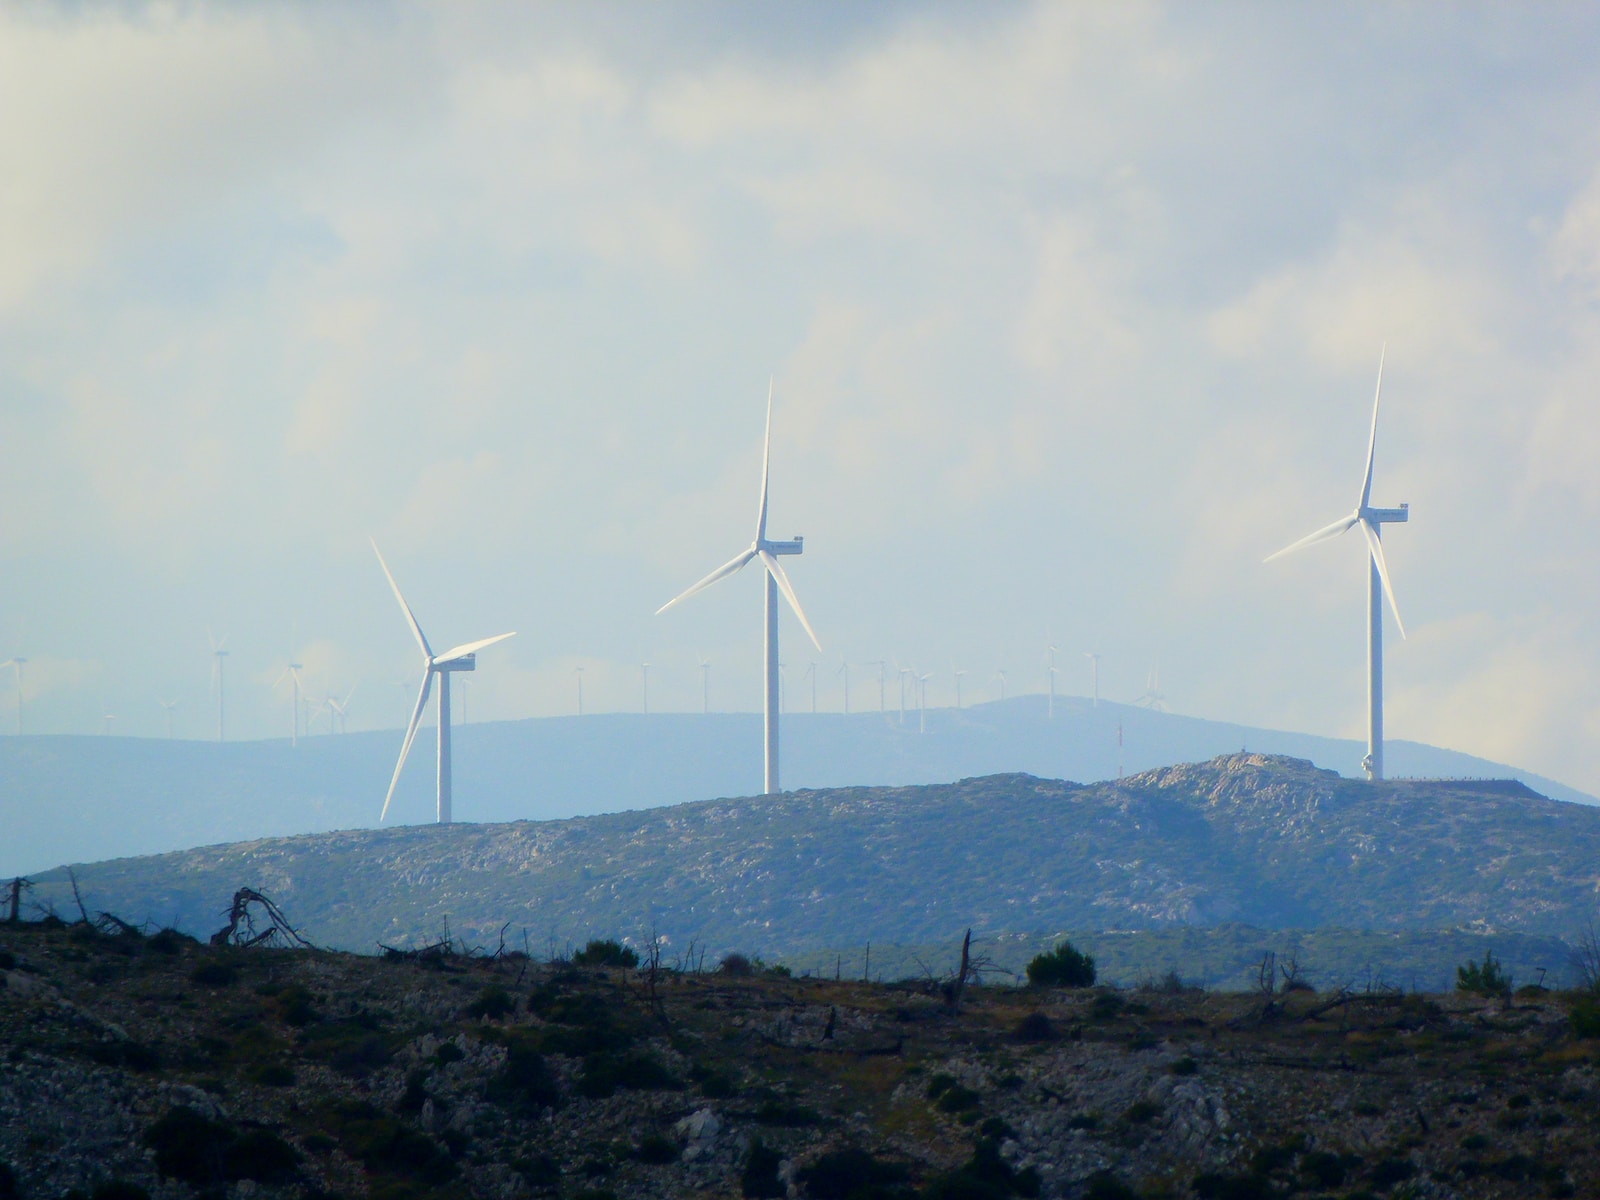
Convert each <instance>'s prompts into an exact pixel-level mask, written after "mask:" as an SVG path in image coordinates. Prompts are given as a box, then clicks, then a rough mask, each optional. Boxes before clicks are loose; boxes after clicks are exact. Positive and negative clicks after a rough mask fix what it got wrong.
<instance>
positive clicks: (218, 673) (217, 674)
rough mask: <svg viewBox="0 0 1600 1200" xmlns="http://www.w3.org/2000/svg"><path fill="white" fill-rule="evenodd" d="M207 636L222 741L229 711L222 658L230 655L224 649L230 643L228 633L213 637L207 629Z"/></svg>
mask: <svg viewBox="0 0 1600 1200" xmlns="http://www.w3.org/2000/svg"><path fill="white" fill-rule="evenodd" d="M206 637H207V638H210V640H211V684H212V686H213V687H215V688H216V689H217V741H219V742H220V741H222V740H223V738H224V735H225V733H226V732H227V730H226V726H225V725H224V724H223V718H224V716H225V715H226V713H227V709H226V707H225V705H224V695H223V686H222V685H223V683H224V682H225V679H224V677H223V672H222V660H223V659H225V658H227V657H228V652H227V650H225V649H223V647H225V646H226V645H227V644H228V635H227V634H223V635H222V636H221V637H220V638H214V637H211V630H209V629H208V630H206Z"/></svg>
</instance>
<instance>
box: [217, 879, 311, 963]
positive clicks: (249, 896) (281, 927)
mask: <svg viewBox="0 0 1600 1200" xmlns="http://www.w3.org/2000/svg"><path fill="white" fill-rule="evenodd" d="M252 906H255V907H256V908H259V909H260V910H261V913H262V918H263V920H264V923H265V928H262V929H259V930H258V929H257V928H256V915H255V913H254V912H253V911H252ZM211 944H212V945H213V946H261V945H268V946H270V945H275V944H276V945H282V946H290V947H293V946H300V947H302V948H304V949H307V950H315V949H316V947H315V946H313V945H312V944H311V943H310V942H308V941H307V940H306V939H305V938H304V937H302V936H301V935H300V931H299V930H298V929H296V928H295V927H294V926H293V925H291V924H289V919H288V918H287V917H285V916H284V915H283V911H282V910H281V909H280V908H279V907H278V906H277V905H276V904H274V903H273V902H272V901H271V900H270V899H268V898H267V897H266V896H263V895H262V894H261V893H260V892H258V891H256V890H254V889H253V888H240V889H239V890H238V891H237V892H235V893H234V894H233V903H232V904H231V905H230V906H229V908H228V923H227V924H226V925H224V926H223V927H222V928H221V929H219V930H217V931H216V932H215V933H213V934H212V935H211Z"/></svg>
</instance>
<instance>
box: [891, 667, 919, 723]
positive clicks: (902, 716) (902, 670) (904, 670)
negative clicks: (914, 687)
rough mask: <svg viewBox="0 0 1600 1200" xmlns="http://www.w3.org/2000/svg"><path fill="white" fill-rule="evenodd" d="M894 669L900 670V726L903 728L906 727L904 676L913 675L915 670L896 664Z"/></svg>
mask: <svg viewBox="0 0 1600 1200" xmlns="http://www.w3.org/2000/svg"><path fill="white" fill-rule="evenodd" d="M895 669H896V670H897V671H899V672H900V728H901V729H904V728H905V727H906V676H907V675H912V676H914V675H915V674H916V672H915V671H913V670H912V669H911V668H910V667H902V666H898V665H897V666H896V667H895Z"/></svg>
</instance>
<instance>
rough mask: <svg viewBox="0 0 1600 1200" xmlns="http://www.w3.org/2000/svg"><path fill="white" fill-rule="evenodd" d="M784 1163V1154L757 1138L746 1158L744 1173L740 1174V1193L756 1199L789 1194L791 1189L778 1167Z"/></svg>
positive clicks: (770, 1198) (762, 1199) (766, 1199)
mask: <svg viewBox="0 0 1600 1200" xmlns="http://www.w3.org/2000/svg"><path fill="white" fill-rule="evenodd" d="M782 1163H783V1155H781V1154H779V1153H778V1152H777V1151H776V1150H774V1149H772V1147H770V1146H768V1145H767V1144H766V1143H765V1142H763V1141H762V1140H761V1139H760V1138H756V1139H755V1140H754V1141H752V1142H751V1143H750V1153H749V1154H748V1155H747V1156H746V1157H745V1160H744V1173H743V1174H741V1175H740V1176H739V1191H740V1194H741V1195H744V1196H749V1197H754V1198H755V1200H776V1198H777V1197H782V1196H787V1195H788V1194H789V1189H788V1188H786V1187H785V1186H784V1184H783V1180H781V1179H779V1178H778V1167H779V1166H780V1165H781V1164H782Z"/></svg>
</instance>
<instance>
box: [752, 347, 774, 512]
mask: <svg viewBox="0 0 1600 1200" xmlns="http://www.w3.org/2000/svg"><path fill="white" fill-rule="evenodd" d="M771 464H772V376H770V375H769V376H767V435H766V437H764V438H763V439H762V441H761V508H760V509H759V510H758V511H757V513H756V541H757V543H760V542H764V541H766V539H767V469H768V467H770V466H771Z"/></svg>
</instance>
